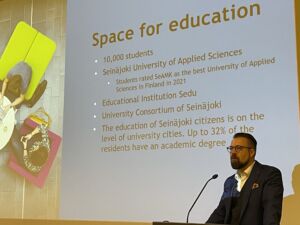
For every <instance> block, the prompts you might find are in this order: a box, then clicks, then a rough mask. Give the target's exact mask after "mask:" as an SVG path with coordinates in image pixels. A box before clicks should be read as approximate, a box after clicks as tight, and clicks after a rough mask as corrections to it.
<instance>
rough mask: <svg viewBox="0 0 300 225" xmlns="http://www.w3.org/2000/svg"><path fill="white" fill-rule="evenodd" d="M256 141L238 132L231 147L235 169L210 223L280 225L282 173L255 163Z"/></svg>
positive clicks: (249, 135) (232, 163)
mask: <svg viewBox="0 0 300 225" xmlns="http://www.w3.org/2000/svg"><path fill="white" fill-rule="evenodd" d="M256 146H257V142H256V140H255V138H254V137H253V136H252V135H251V134H247V133H237V134H235V135H234V136H233V140H232V142H231V145H230V146H229V147H227V149H228V151H229V153H230V160H231V166H232V168H233V169H236V170H237V172H236V174H235V175H232V176H230V177H229V178H227V180H226V181H225V183H224V192H223V195H222V197H221V200H220V203H219V205H218V207H217V208H216V209H215V210H214V212H213V213H212V214H211V215H210V217H209V219H208V221H207V223H217V224H233V225H279V224H280V218H281V208H282V198H283V184H282V177H281V172H280V171H279V170H278V169H277V168H275V167H272V166H267V165H262V164H260V163H259V162H257V161H255V155H256Z"/></svg>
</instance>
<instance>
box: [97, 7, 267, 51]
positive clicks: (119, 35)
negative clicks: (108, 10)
mask: <svg viewBox="0 0 300 225" xmlns="http://www.w3.org/2000/svg"><path fill="white" fill-rule="evenodd" d="M260 14H261V7H260V5H259V4H258V3H254V4H250V5H248V6H244V5H243V6H239V7H236V6H235V5H234V4H233V5H232V6H231V8H227V7H224V8H223V9H222V10H221V11H215V12H209V13H204V14H202V15H197V16H192V15H190V14H188V13H187V14H186V15H185V16H184V17H183V18H180V19H178V20H176V19H175V20H172V21H170V22H169V23H168V31H169V32H176V31H178V30H187V29H191V28H197V27H201V26H208V25H211V24H220V23H225V22H229V21H234V20H237V19H245V18H248V17H252V16H259V15H260ZM162 29H163V23H162V22H159V23H157V24H147V23H145V22H143V23H141V25H140V26H139V28H138V31H139V32H138V34H139V37H140V38H144V37H150V36H155V35H159V34H160V33H161V30H162ZM134 36H135V31H134V30H133V29H127V30H121V31H118V32H112V33H109V34H101V33H98V32H94V33H93V34H92V39H93V46H95V47H100V48H102V47H104V46H105V45H108V44H113V43H117V42H123V41H127V40H132V39H133V38H134Z"/></svg>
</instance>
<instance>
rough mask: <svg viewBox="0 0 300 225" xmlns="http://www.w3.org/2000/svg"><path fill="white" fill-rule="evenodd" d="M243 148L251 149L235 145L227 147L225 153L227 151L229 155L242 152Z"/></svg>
mask: <svg viewBox="0 0 300 225" xmlns="http://www.w3.org/2000/svg"><path fill="white" fill-rule="evenodd" d="M244 148H247V149H251V147H246V146H242V145H236V146H228V147H227V151H228V152H229V153H232V152H240V151H242V150H243V149H244Z"/></svg>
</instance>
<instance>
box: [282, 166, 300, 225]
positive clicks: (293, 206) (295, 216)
mask: <svg viewBox="0 0 300 225" xmlns="http://www.w3.org/2000/svg"><path fill="white" fill-rule="evenodd" d="M292 187H293V190H294V194H292V195H288V196H286V197H284V198H283V209H282V218H281V225H291V224H298V221H299V212H300V164H298V165H296V166H295V167H294V170H293V174H292Z"/></svg>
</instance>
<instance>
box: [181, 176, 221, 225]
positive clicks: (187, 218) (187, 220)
mask: <svg viewBox="0 0 300 225" xmlns="http://www.w3.org/2000/svg"><path fill="white" fill-rule="evenodd" d="M217 177H218V174H214V175H213V176H212V177H211V178H210V179H209V180H208V181H206V183H205V185H204V186H203V188H202V189H201V191H200V193H199V194H198V196H197V198H196V200H195V201H194V203H193V205H192V206H191V208H190V210H189V212H188V214H187V217H186V223H189V216H190V212H191V211H192V209H193V207H194V205H195V204H196V202H197V201H198V198H199V197H200V195H201V194H202V192H203V190H204V188H205V187H206V185H207V184H208V182H209V181H211V180H214V179H216V178H217Z"/></svg>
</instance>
